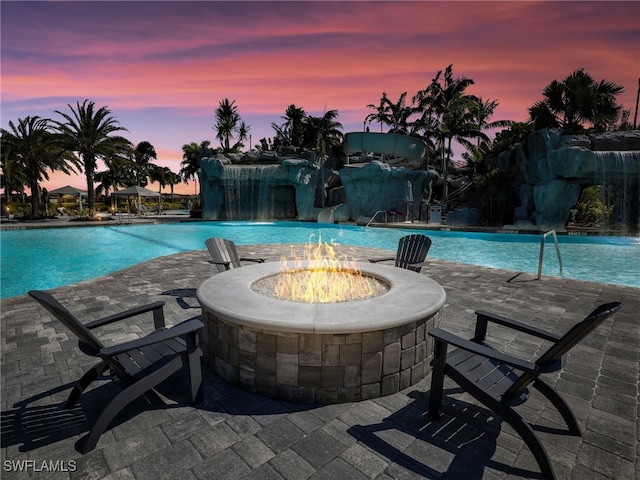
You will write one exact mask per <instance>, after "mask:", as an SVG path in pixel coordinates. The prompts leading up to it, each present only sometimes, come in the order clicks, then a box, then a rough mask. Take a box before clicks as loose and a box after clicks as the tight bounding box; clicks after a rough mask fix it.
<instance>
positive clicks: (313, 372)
mask: <svg viewBox="0 0 640 480" xmlns="http://www.w3.org/2000/svg"><path fill="white" fill-rule="evenodd" d="M321 374H322V367H320V366H308V365H298V385H300V386H301V387H315V386H317V385H318V378H320V375H321Z"/></svg>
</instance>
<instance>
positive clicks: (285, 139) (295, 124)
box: [263, 104, 307, 150]
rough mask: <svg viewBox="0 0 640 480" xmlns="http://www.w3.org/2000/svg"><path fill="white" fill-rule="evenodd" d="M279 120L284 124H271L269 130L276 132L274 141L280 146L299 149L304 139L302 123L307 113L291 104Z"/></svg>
mask: <svg viewBox="0 0 640 480" xmlns="http://www.w3.org/2000/svg"><path fill="white" fill-rule="evenodd" d="M280 118H282V119H283V120H284V121H285V122H284V124H282V125H277V124H275V123H272V124H271V128H273V129H274V130H275V131H276V140H277V141H278V142H279V143H280V144H281V145H291V146H292V147H295V148H298V147H300V146H301V145H302V142H303V139H304V138H303V136H304V123H305V120H306V118H307V112H305V111H304V109H303V108H299V107H296V106H295V105H294V104H291V105H289V106H288V107H287V110H286V111H285V114H284V116H283V117H280ZM263 150H264V148H263Z"/></svg>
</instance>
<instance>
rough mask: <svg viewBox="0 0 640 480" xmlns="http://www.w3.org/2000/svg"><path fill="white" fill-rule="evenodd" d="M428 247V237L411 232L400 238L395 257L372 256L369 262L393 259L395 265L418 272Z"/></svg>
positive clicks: (429, 241) (423, 262) (429, 246)
mask: <svg viewBox="0 0 640 480" xmlns="http://www.w3.org/2000/svg"><path fill="white" fill-rule="evenodd" d="M429 248H431V239H430V238H429V237H427V236H426V235H422V234H420V233H413V234H411V235H406V236H404V237H402V238H400V240H399V241H398V251H397V252H396V256H395V257H390V258H373V259H370V260H369V262H371V263H377V262H385V261H390V260H395V266H396V267H399V268H406V269H408V270H413V271H414V272H418V273H420V270H421V269H422V267H423V266H425V265H426V262H425V261H424V259H425V258H427V254H428V253H429Z"/></svg>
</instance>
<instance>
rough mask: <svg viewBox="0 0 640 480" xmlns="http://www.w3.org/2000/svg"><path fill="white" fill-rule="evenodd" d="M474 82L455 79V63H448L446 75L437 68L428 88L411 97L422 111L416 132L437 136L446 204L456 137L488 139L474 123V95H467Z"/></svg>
mask: <svg viewBox="0 0 640 480" xmlns="http://www.w3.org/2000/svg"><path fill="white" fill-rule="evenodd" d="M473 83H474V82H473V80H472V79H470V78H467V77H460V78H453V65H449V66H448V67H447V68H446V69H445V71H444V77H442V70H440V71H438V73H437V74H436V76H435V77H434V78H433V79H432V80H431V83H430V84H429V85H428V86H427V88H425V89H424V90H420V91H418V93H417V94H416V95H415V96H414V97H413V99H412V102H413V103H414V104H416V111H417V112H418V113H421V116H420V118H419V119H417V120H416V121H415V122H414V127H413V131H414V132H422V133H423V136H425V137H431V138H433V139H435V140H436V142H435V143H436V145H437V148H438V151H439V152H440V156H441V160H442V172H443V176H444V192H443V202H445V203H446V201H447V194H448V184H447V183H448V170H449V165H450V163H451V144H452V142H453V140H454V139H455V140H456V141H458V142H460V143H461V144H463V145H465V146H469V145H470V142H469V141H468V138H480V139H485V138H486V135H484V134H482V132H481V131H480V130H479V127H478V126H477V124H475V123H474V118H473V114H472V111H471V109H472V105H474V103H473V102H474V101H475V100H474V99H475V97H472V96H470V95H466V94H465V90H466V88H467V87H468V86H470V85H473Z"/></svg>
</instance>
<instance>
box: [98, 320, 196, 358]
mask: <svg viewBox="0 0 640 480" xmlns="http://www.w3.org/2000/svg"><path fill="white" fill-rule="evenodd" d="M203 327H204V324H203V323H202V322H201V321H200V320H197V319H192V320H187V321H185V322H182V323H179V324H178V325H176V326H174V327H171V328H166V329H164V330H156V331H154V332H153V333H150V334H149V335H147V336H146V337H142V338H138V339H136V340H131V341H129V342H124V343H120V344H118V345H113V346H112V347H106V348H103V349H101V350H100V356H101V357H113V356H114V355H118V354H120V353H124V352H127V351H129V350H134V349H136V348H142V347H146V346H149V345H154V344H156V343H162V342H165V341H167V340H170V339H172V338H176V337H183V336H185V335H187V334H189V333H195V332H197V331H199V330H200V329H202V328H203Z"/></svg>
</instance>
